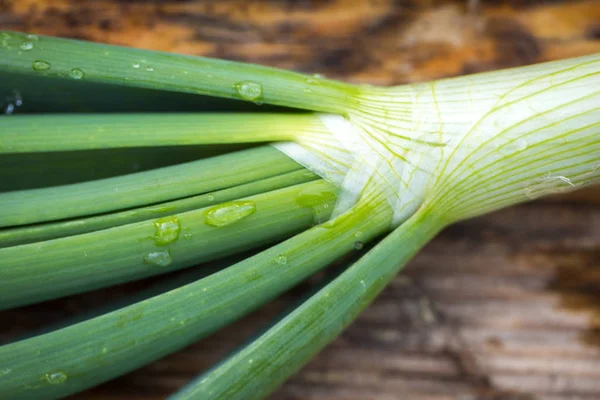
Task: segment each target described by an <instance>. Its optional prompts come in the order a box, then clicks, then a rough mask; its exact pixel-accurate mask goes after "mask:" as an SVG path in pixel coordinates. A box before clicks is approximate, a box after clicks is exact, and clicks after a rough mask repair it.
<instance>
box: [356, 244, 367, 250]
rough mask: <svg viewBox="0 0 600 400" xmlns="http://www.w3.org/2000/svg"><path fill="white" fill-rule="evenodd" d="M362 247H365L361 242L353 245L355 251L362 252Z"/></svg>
mask: <svg viewBox="0 0 600 400" xmlns="http://www.w3.org/2000/svg"><path fill="white" fill-rule="evenodd" d="M363 247H365V244H364V243H363V242H356V243H354V248H355V249H356V250H362V249H363Z"/></svg>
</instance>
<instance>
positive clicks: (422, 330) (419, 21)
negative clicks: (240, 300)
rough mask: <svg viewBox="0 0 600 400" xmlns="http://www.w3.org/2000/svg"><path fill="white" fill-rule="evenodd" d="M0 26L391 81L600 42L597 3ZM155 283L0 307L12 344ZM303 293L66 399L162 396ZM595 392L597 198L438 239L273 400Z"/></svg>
mask: <svg viewBox="0 0 600 400" xmlns="http://www.w3.org/2000/svg"><path fill="white" fill-rule="evenodd" d="M0 28H2V29H12V30H21V31H30V32H34V33H39V34H52V35H60V36H66V37H75V38H83V39H89V40H95V41H101V42H108V43H115V44H123V45H129V46H135V47H140V48H149V49H156V50H165V51H173V52H180V53H187V54H197V55H207V56H213V57H221V58H228V59H234V60H243V61H250V62H255V63H260V64H265V65H272V66H278V67H284V68H291V69H296V70H299V71H304V72H310V73H321V74H324V75H326V76H328V77H332V78H339V79H345V80H348V81H352V82H369V83H374V84H385V85H388V84H398V83H404V82H410V81H422V80H428V79H434V78H440V77H445V76H454V75H459V74H464V73H471V72H478V71H484V70H491V69H496V68H501V67H509V66H516V65H523V64H530V63H534V62H540V61H544V60H552V59H560V58H564V57H570V56H578V55H583V54H590V53H595V52H600V2H599V1H568V0H565V1H558V0H554V1H534V0H490V1H483V0H482V1H473V0H465V1H451V0H446V1H444V0H396V1H393V0H373V1H359V0H345V1H343V0H329V1H325V0H323V1H317V0H313V1H309V0H305V1H302V0H296V1H292V0H287V1H276V0H270V1H269V0H262V1H247V2H244V1H241V0H240V1H217V0H214V1H193V0H192V1H141V0H128V1H117V0H114V1H110V0H99V1H66V0H55V1H48V0H46V1H33V0H19V1H17V0H14V1H11V0H0ZM147 282H148V281H144V282H140V283H133V284H129V285H124V286H121V287H119V288H116V289H114V288H113V289H112V290H107V291H98V292H94V293H91V294H87V295H81V296H76V297H72V298H69V299H63V300H57V301H54V302H48V303H46V304H42V305H39V306H34V307H27V308H23V309H20V310H15V311H9V312H4V313H0V327H1V328H0V329H1V330H2V331H1V333H0V334H1V335H2V336H3V337H5V338H6V337H10V336H14V335H17V334H19V333H21V332H23V331H24V330H26V329H30V328H36V327H40V326H42V325H44V324H45V323H48V322H51V321H55V320H58V319H60V318H62V317H64V316H67V315H70V314H73V313H76V312H78V311H81V310H85V309H86V308H89V307H91V306H93V305H95V304H98V303H101V302H103V301H107V300H110V299H112V298H115V297H119V296H121V295H122V294H124V293H128V292H131V291H134V290H138V289H140V288H142V287H145V286H146V285H147ZM305 288H306V287H305V286H302V287H300V288H298V289H296V290H294V291H292V292H291V293H289V294H288V295H286V296H284V297H283V298H282V299H280V300H278V301H276V302H274V303H272V304H270V305H269V306H268V307H265V308H264V309H263V310H261V311H260V312H257V313H255V314H253V315H252V316H250V317H248V318H247V319H245V320H243V321H240V322H239V323H237V324H235V325H234V326H232V327H229V328H227V329H225V330H223V331H222V332H220V333H219V334H217V335H215V336H213V337H211V338H208V339H207V340H204V341H202V342H200V343H197V344H195V345H193V346H190V347H189V348H187V349H185V350H184V351H181V352H179V353H177V354H174V355H172V356H170V357H167V358H165V359H163V360H161V361H158V362H156V363H154V364H152V365H149V366H148V367H146V368H143V369H140V370H138V371H136V372H134V373H131V374H129V375H127V376H124V377H122V378H120V379H117V380H115V381H113V382H110V383H107V384H105V385H101V386H99V387H97V388H94V389H92V390H89V391H88V392H86V393H83V394H80V395H76V396H72V398H73V399H78V400H79V399H92V400H100V399H102V400H109V399H111V400H112V399H123V400H124V399H139V400H151V399H152V400H154V399H162V398H164V397H165V396H166V395H167V394H168V393H170V392H172V391H174V390H176V389H177V388H178V387H180V386H181V385H183V384H185V383H186V382H187V381H188V380H189V379H191V378H192V377H193V376H195V375H196V374H198V373H199V372H200V371H202V370H204V369H206V368H207V367H208V366H210V365H211V364H213V363H215V362H216V361H217V360H219V358H220V357H222V356H223V355H224V354H225V353H226V352H227V351H229V350H230V349H231V348H232V347H233V346H234V345H235V344H236V343H238V342H239V341H240V340H242V339H243V338H244V337H247V336H248V335H249V334H251V332H252V331H253V330H254V329H255V328H256V327H257V326H260V325H262V324H264V323H265V322H266V321H268V320H269V319H270V318H271V317H273V316H274V315H276V313H277V312H278V310H280V309H282V307H283V306H284V305H285V304H287V303H288V302H289V300H290V299H293V298H295V297H296V296H297V295H298V294H299V293H300V292H301V291H302V290H303V289H305ZM598 398H600V191H599V190H598V189H588V190H586V191H582V192H578V193H574V194H571V195H568V196H558V197H555V198H552V199H548V200H544V201H538V202H534V203H531V204H526V205H522V206H518V207H514V208H511V209H509V210H505V211H501V212H498V213H495V214H492V215H489V216H486V217H482V218H478V219H475V220H471V221H467V222H463V223H461V224H457V225H455V226H453V227H451V228H449V229H447V230H445V231H444V232H443V233H442V234H441V235H440V236H439V237H438V238H436V239H435V240H434V241H433V242H432V243H431V244H430V245H429V246H428V247H427V248H426V249H425V250H424V251H423V252H422V253H421V254H420V255H419V256H418V257H417V258H416V259H415V260H414V261H413V262H411V264H410V265H409V267H408V268H407V270H406V272H405V273H404V274H402V275H400V276H399V277H398V278H397V279H396V280H395V281H394V283H393V284H392V285H391V286H390V287H389V288H388V289H387V290H385V292H384V293H383V294H382V296H381V297H380V298H379V299H378V300H377V301H376V302H375V303H374V304H373V305H372V306H371V307H370V308H369V309H368V310H367V311H365V312H364V313H363V314H362V315H361V317H360V318H359V320H358V321H357V322H356V323H355V324H353V325H352V326H351V327H350V328H349V329H347V330H346V331H345V332H344V334H343V335H342V336H341V337H340V338H339V339H338V340H336V341H335V342H334V343H333V344H332V345H331V346H329V347H328V348H327V349H326V350H325V351H324V352H322V353H321V354H320V355H319V356H318V357H317V358H316V359H315V360H313V361H312V362H311V363H310V364H309V365H308V366H307V367H306V368H304V369H303V370H302V371H301V372H300V373H299V374H298V375H297V376H296V377H294V378H292V379H291V380H290V381H289V382H288V383H286V384H285V385H284V386H283V387H282V388H281V389H280V390H279V391H278V392H277V393H275V394H273V395H272V396H271V399H274V400H392V399H394V400H395V399H416V400H442V399H457V400H476V399H482V400H492V399H493V400H509V399H514V400H517V399H518V400H521V399H523V400H524V399H527V400H531V399H539V400H567V399H568V400H592V399H598Z"/></svg>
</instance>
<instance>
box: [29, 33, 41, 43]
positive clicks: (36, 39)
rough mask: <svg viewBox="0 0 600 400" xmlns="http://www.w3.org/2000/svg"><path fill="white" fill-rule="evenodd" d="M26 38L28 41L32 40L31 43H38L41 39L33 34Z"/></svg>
mask: <svg viewBox="0 0 600 400" xmlns="http://www.w3.org/2000/svg"><path fill="white" fill-rule="evenodd" d="M25 37H26V38H27V39H29V40H31V41H34V42H37V41H38V40H40V38H39V36H38V35H34V34H32V33H30V34H28V35H26V36H25Z"/></svg>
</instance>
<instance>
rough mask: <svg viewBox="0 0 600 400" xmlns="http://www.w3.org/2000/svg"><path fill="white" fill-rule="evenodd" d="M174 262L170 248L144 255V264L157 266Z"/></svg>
mask: <svg viewBox="0 0 600 400" xmlns="http://www.w3.org/2000/svg"><path fill="white" fill-rule="evenodd" d="M172 262H173V259H172V258H171V253H169V250H162V251H155V252H153V253H148V254H146V255H145V256H144V264H147V265H152V266H155V267H166V266H168V265H170V264H171V263H172Z"/></svg>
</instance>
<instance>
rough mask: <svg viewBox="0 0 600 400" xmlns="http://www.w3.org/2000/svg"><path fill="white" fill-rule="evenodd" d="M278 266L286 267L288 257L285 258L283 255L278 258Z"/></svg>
mask: <svg viewBox="0 0 600 400" xmlns="http://www.w3.org/2000/svg"><path fill="white" fill-rule="evenodd" d="M277 264H279V265H285V264H287V257H286V256H284V255H283V254H281V255H280V256H278V257H277Z"/></svg>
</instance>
